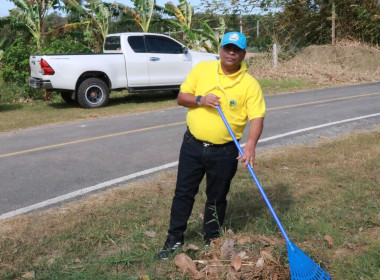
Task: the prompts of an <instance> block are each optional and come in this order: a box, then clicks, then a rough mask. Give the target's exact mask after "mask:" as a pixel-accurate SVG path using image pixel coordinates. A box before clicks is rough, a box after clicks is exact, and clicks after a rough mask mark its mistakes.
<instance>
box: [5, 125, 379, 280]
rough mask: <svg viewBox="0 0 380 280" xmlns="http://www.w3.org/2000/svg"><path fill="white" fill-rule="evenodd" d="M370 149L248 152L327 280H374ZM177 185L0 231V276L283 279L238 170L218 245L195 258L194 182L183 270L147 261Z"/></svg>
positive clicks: (125, 191)
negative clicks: (238, 259) (235, 255)
mask: <svg viewBox="0 0 380 280" xmlns="http://www.w3.org/2000/svg"><path fill="white" fill-rule="evenodd" d="M322 139H323V140H322ZM321 141H322V142H321ZM379 147H380V128H379V127H378V128H377V129H375V130H373V131H371V132H362V133H355V134H350V135H346V136H343V137H339V138H338V139H335V140H332V139H328V138H326V137H321V139H319V142H317V143H314V144H308V145H302V146H293V147H283V148H276V149H274V150H273V149H272V150H268V151H265V150H264V151H260V152H259V154H258V158H257V163H256V166H255V170H256V174H257V176H258V178H259V179H260V181H261V183H262V185H263V187H264V189H265V191H266V193H267V195H268V197H269V199H270V201H271V202H272V204H273V206H274V208H275V210H276V212H277V214H278V216H279V218H280V220H281V222H282V223H283V225H284V227H285V229H286V231H287V233H288V235H289V237H290V238H291V239H292V241H294V242H295V243H296V244H297V245H298V246H299V247H300V248H301V250H303V251H304V252H305V253H306V254H308V255H309V256H310V257H311V258H313V260H315V261H316V262H317V263H318V264H320V265H321V266H322V267H323V269H324V270H326V271H328V272H329V274H331V276H332V279H335V280H358V279H363V280H370V279H371V280H377V279H379V275H380V262H379V261H380V216H379V208H380V204H379V203H380V192H379V184H380V176H379V172H378V170H380V149H379ZM175 176H176V174H175V171H167V172H165V173H163V174H159V175H156V176H153V177H151V178H147V179H145V180H144V181H141V182H137V183H130V184H126V185H124V186H121V187H120V188H118V189H113V190H109V191H105V192H103V193H101V194H98V195H92V196H91V197H89V198H86V199H84V200H82V201H78V202H72V203H66V204H64V205H62V206H60V207H59V208H56V209H52V210H47V211H42V212H39V213H33V214H29V215H24V216H19V217H14V218H10V219H7V220H3V221H0V275H1V277H0V278H1V279H3V280H14V279H60V280H64V279H92V280H96V279H99V280H100V279H101V280H103V279H124V280H125V279H130V280H132V279H136V280H137V279H195V278H196V277H195V276H196V273H197V272H195V270H194V267H195V269H196V271H198V272H199V273H203V274H202V275H203V278H202V277H201V278H198V279H256V278H257V279H290V278H289V274H288V261H287V250H286V245H285V243H284V241H283V238H282V236H281V234H280V231H279V229H278V228H277V226H276V224H275V222H274V220H273V218H272V216H271V215H270V212H269V210H268V209H267V207H266V205H265V203H264V201H263V199H262V197H261V195H260V193H259V192H258V190H257V188H256V186H255V185H254V182H253V180H252V178H251V177H250V175H249V173H248V172H247V170H245V169H244V168H243V167H242V166H240V167H239V169H238V173H237V175H236V177H235V179H234V180H233V184H232V190H231V193H230V195H229V205H228V211H227V213H228V214H227V217H226V222H225V225H224V226H225V231H224V234H223V237H222V238H220V239H218V240H217V241H216V242H215V243H213V245H212V247H211V249H210V250H208V251H205V250H204V249H203V247H202V245H203V242H202V236H201V228H202V226H201V225H202V212H203V205H204V199H205V193H204V188H205V185H204V183H203V184H202V186H201V190H200V192H199V194H198V195H197V199H196V204H195V207H194V211H193V213H192V216H191V218H190V222H189V228H188V231H187V235H186V237H187V239H186V245H188V247H190V248H188V250H187V251H186V252H185V254H186V256H188V258H191V259H192V260H193V261H189V259H187V258H186V259H183V260H182V262H178V257H177V259H176V261H177V265H176V264H175V259H174V256H173V257H171V258H170V259H169V260H168V261H162V260H158V259H156V258H155V254H156V253H157V251H158V250H159V249H160V248H161V246H162V244H163V241H164V240H165V236H166V229H167V223H168V217H169V211H170V205H171V199H172V195H173V191H174V184H175ZM231 240H232V241H231ZM226 242H234V244H235V245H234V246H233V247H232V248H233V252H235V253H238V252H239V253H240V254H241V255H242V256H244V257H242V262H241V264H240V266H239V263H237V262H236V261H235V262H234V263H231V255H230V253H231V252H232V251H231V250H232V249H231V247H230V249H228V250H230V251H228V250H227V251H226V249H225V248H226V247H225V246H224V249H223V244H225V243H226ZM189 245H190V246H189ZM196 247H198V249H197V248H196ZM182 252H183V251H181V250H180V251H179V252H178V253H182ZM242 252H244V253H242ZM181 256H184V255H181ZM186 261H187V262H188V263H186ZM189 263H191V264H194V267H193V270H189V269H188V270H187V272H186V273H183V272H182V271H181V270H180V268H182V269H183V268H184V266H186V265H189ZM233 267H235V268H233ZM202 269H203V271H202V272H201V270H202ZM206 273H208V274H207V275H208V276H207V277H208V278H207V277H206V276H204V275H206ZM228 273H229V274H230V275H234V277H235V278H228V277H227V274H228ZM198 276H199V275H198Z"/></svg>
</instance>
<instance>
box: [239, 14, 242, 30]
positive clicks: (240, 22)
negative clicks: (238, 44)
mask: <svg viewBox="0 0 380 280" xmlns="http://www.w3.org/2000/svg"><path fill="white" fill-rule="evenodd" d="M239 25H240V33H242V34H243V18H242V15H241V10H240V16H239Z"/></svg>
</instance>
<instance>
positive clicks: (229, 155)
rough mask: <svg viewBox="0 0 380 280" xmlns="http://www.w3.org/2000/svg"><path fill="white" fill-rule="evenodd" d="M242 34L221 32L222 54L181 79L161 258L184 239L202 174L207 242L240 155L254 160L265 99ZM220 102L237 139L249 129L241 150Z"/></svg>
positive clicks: (218, 219)
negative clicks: (175, 159) (180, 121)
mask: <svg viewBox="0 0 380 280" xmlns="http://www.w3.org/2000/svg"><path fill="white" fill-rule="evenodd" d="M246 46H247V43H246V38H245V36H244V35H243V34H241V33H239V32H229V33H226V34H225V35H224V36H223V40H222V43H221V49H220V60H219V61H209V62H202V63H199V64H198V65H196V66H195V67H194V68H193V69H192V71H191V72H190V73H189V75H188V76H187V78H186V81H185V82H184V83H183V84H182V86H181V89H180V92H179V94H178V98H177V102H178V104H179V105H182V106H184V107H187V108H189V110H188V113H187V117H186V122H187V126H188V129H187V131H186V132H185V135H184V139H183V143H182V146H181V151H180V156H179V165H178V175H177V184H176V190H175V195H174V198H173V204H172V208H171V214H170V226H169V230H168V236H167V239H166V242H165V244H164V247H163V249H162V250H161V251H160V252H159V253H158V257H159V258H160V259H167V258H168V256H169V254H170V253H171V252H173V251H174V250H175V249H177V248H178V247H180V246H182V245H183V243H184V232H185V230H186V228H187V220H188V219H189V217H190V214H191V211H192V209H193V204H194V197H195V195H196V194H197V192H198V190H199V184H200V182H201V180H202V178H203V176H204V175H205V174H206V179H207V183H206V185H207V186H206V195H207V201H206V205H205V210H204V211H205V212H204V224H203V230H204V239H205V245H206V246H209V245H210V241H211V239H213V238H217V237H219V235H220V227H221V225H222V224H223V221H224V217H225V212H226V207H227V194H228V192H229V189H230V183H231V180H232V178H233V177H234V175H235V173H236V169H237V164H238V160H241V161H242V162H244V164H245V166H247V165H248V164H251V165H253V162H254V159H255V149H256V144H257V141H258V140H259V137H260V135H261V132H262V129H263V123H264V116H265V102H264V98H263V95H262V91H261V88H260V85H259V84H258V82H257V81H256V80H255V79H254V78H253V77H252V76H250V75H249V74H248V73H247V66H246V64H245V62H244V61H243V60H244V57H245V54H246V51H245V49H246ZM216 106H220V107H221V109H222V111H223V113H224V115H225V117H226V119H227V121H228V122H229V124H230V126H231V128H232V130H233V132H234V134H235V136H236V138H237V139H240V138H241V137H242V135H243V130H244V128H245V125H246V123H247V120H249V122H250V128H249V135H248V140H247V143H246V145H245V146H244V148H243V152H244V156H239V152H238V150H237V148H236V146H235V144H234V143H233V141H232V138H231V136H230V134H229V132H228V130H227V128H226V126H225V125H224V123H223V120H222V118H221V117H220V115H219V113H218V111H217V110H216Z"/></svg>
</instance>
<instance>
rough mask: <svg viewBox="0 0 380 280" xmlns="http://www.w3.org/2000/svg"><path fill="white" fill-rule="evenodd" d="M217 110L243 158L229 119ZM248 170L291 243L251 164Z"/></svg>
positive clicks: (287, 240)
mask: <svg viewBox="0 0 380 280" xmlns="http://www.w3.org/2000/svg"><path fill="white" fill-rule="evenodd" d="M216 109H218V112H219V114H220V116H221V117H222V119H223V122H224V124H225V125H226V127H227V129H228V132H229V133H230V135H231V137H232V140H234V143H235V146H236V148H237V149H238V150H239V153H240V155H241V156H243V155H244V154H243V150H242V148H241V147H240V144H239V142H238V141H237V139H236V137H235V134H234V132H233V131H232V129H231V127H230V125H229V123H228V121H227V119H226V118H225V116H224V114H223V112H222V109H220V107H219V106H216ZM247 168H248V170H249V173H251V176H252V178H253V180H254V181H255V183H256V186H257V187H258V189H259V191H260V193H261V195H262V196H263V198H264V200H265V203H266V204H267V206H268V208H269V210H270V212H271V214H272V216H273V218H274V220H275V221H276V223H277V225H278V227H279V228H280V230H281V233H282V235H283V236H284V238H285V239H286V242H290V239H289V237H288V235H287V233H286V231H285V229H284V227H283V226H282V223H281V221H280V219H279V218H278V216H277V214H276V212H275V211H274V209H273V207H272V204H271V203H270V201H269V199H268V197H267V195H266V194H265V192H264V190H263V187H262V186H261V184H260V181H259V180H258V179H257V176H256V174H255V172H254V171H253V169H252V166H251V165H250V164H248V165H247Z"/></svg>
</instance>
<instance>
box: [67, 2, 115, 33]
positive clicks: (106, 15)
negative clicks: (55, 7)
mask: <svg viewBox="0 0 380 280" xmlns="http://www.w3.org/2000/svg"><path fill="white" fill-rule="evenodd" d="M62 1H63V2H64V3H65V5H66V9H67V10H68V11H72V12H73V13H75V14H77V15H79V16H80V17H82V18H83V19H84V21H83V22H82V24H84V25H87V27H88V28H89V27H90V25H91V27H92V28H94V29H95V30H96V31H98V32H99V33H100V34H101V36H102V39H104V38H105V37H106V36H107V35H108V30H109V26H110V21H111V18H112V16H113V13H114V9H113V4H109V3H103V2H102V0H85V2H86V3H84V4H83V5H81V3H80V2H79V3H78V2H77V1H76V0H62Z"/></svg>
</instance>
